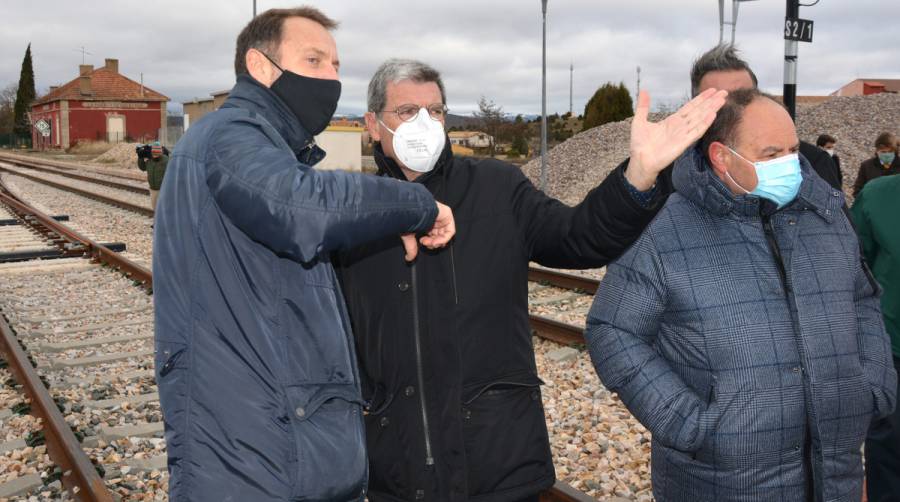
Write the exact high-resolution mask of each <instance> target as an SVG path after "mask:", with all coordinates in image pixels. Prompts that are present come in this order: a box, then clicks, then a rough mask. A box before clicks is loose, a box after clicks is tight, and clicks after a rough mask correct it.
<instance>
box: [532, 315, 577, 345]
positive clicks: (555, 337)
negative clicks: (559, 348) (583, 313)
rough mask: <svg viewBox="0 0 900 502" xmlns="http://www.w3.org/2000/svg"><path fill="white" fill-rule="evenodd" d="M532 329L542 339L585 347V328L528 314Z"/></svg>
mask: <svg viewBox="0 0 900 502" xmlns="http://www.w3.org/2000/svg"><path fill="white" fill-rule="evenodd" d="M528 320H529V322H530V323H531V329H532V330H534V333H535V334H536V335H538V336H540V337H541V338H546V339H548V340H552V341H554V342H556V343H561V344H563V345H584V343H585V342H584V328H581V327H579V326H573V325H571V324H566V323H564V322H560V321H557V320H555V319H550V318H548V317H543V316H539V315H535V314H528Z"/></svg>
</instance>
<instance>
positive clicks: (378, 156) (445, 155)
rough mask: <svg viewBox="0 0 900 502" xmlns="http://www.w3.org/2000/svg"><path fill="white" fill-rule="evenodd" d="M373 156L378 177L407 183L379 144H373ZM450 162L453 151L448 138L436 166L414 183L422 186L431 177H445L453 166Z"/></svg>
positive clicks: (400, 170)
mask: <svg viewBox="0 0 900 502" xmlns="http://www.w3.org/2000/svg"><path fill="white" fill-rule="evenodd" d="M373 155H374V157H375V166H376V167H378V172H377V175H378V176H390V177H391V178H395V179H398V180H401V181H407V179H406V175H405V174H403V170H402V169H400V165H399V164H397V161H396V160H394V159H392V158H390V157H388V156H387V155H385V153H384V149H382V148H381V142H376V143H375V150H374V154H373ZM452 161H453V149H452V146H451V145H450V138H447V139H446V141H445V143H444V150H443V151H442V152H441V157H440V158H439V159H438V161H437V164H435V165H434V169H432V170H431V171H429V172H427V173H424V174H422V175H421V176H419V177H418V178H416V179H415V182H417V183H423V184H424V183H425V182H426V181H428V180H430V179H431V178H433V177H436V176H442V177H443V176H445V175H446V171H448V170H450V166H451V165H452V164H453V162H452Z"/></svg>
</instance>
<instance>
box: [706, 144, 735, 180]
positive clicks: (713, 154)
mask: <svg viewBox="0 0 900 502" xmlns="http://www.w3.org/2000/svg"><path fill="white" fill-rule="evenodd" d="M706 155H707V156H708V157H709V163H710V165H711V166H712V168H713V170H714V171H715V172H716V173H718V174H725V172H726V171H728V167H729V161H730V160H731V152H730V151H729V150H728V147H727V146H725V145H724V144H722V143H720V142H718V141H713V142H712V143H710V145H709V150H708V151H707V152H706Z"/></svg>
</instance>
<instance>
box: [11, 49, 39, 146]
mask: <svg viewBox="0 0 900 502" xmlns="http://www.w3.org/2000/svg"><path fill="white" fill-rule="evenodd" d="M35 97H36V94H35V91H34V68H32V66H31V44H28V48H27V49H25V58H23V59H22V71H21V72H20V73H19V88H18V92H17V93H16V104H15V110H14V114H13V121H14V125H13V129H14V132H15V133H16V136H19V137H20V138H23V139H24V138H30V137H31V124H30V123H29V122H28V112H29V111H30V110H31V103H32V102H34V98H35Z"/></svg>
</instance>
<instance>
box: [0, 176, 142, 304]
mask: <svg viewBox="0 0 900 502" xmlns="http://www.w3.org/2000/svg"><path fill="white" fill-rule="evenodd" d="M0 202H2V203H3V204H5V205H6V206H7V207H9V208H10V209H11V210H13V212H15V213H17V214H18V215H19V216H20V217H21V218H22V219H23V221H25V222H26V224H28V225H30V226H34V224H35V223H34V222H37V224H39V226H40V227H43V228H44V229H46V230H48V231H49V232H52V233H54V234H56V235H58V236H59V237H60V238H62V239H64V240H65V241H67V242H68V243H70V244H72V245H73V246H75V249H76V250H77V251H81V252H83V254H85V255H86V256H89V257H91V258H92V259H93V260H95V261H97V262H100V263H104V264H107V265H109V266H111V267H114V268H116V269H118V270H119V271H120V272H122V273H123V274H125V275H126V276H128V277H129V278H131V279H133V280H135V281H137V282H139V283H141V284H142V285H143V286H144V287H145V288H147V289H150V290H152V288H153V274H152V273H151V272H150V270H147V269H146V268H144V267H142V266H140V265H138V264H137V263H135V262H133V261H131V260H129V259H127V258H125V257H124V256H121V255H119V254H118V253H116V252H115V251H113V250H111V249H109V248H108V247H106V246H104V245H102V244H100V243H98V242H95V241H93V240H92V239H89V238H87V237H85V236H83V235H81V234H79V233H78V232H76V231H74V230H72V229H71V228H69V227H67V226H65V225H63V224H61V223H59V222H58V221H56V220H54V219H53V218H52V217H51V216H48V215H46V214H44V213H43V212H41V211H39V210H37V209H35V208H33V207H31V206H29V205H27V204H25V203H24V202H22V201H21V200H19V199H18V198H17V197H15V196H13V195H12V194H11V193H10V192H9V190H8V189H7V188H6V186H5V185H3V183H2V182H0ZM69 249H70V250H71V249H72V248H71V247H70V248H69Z"/></svg>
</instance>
